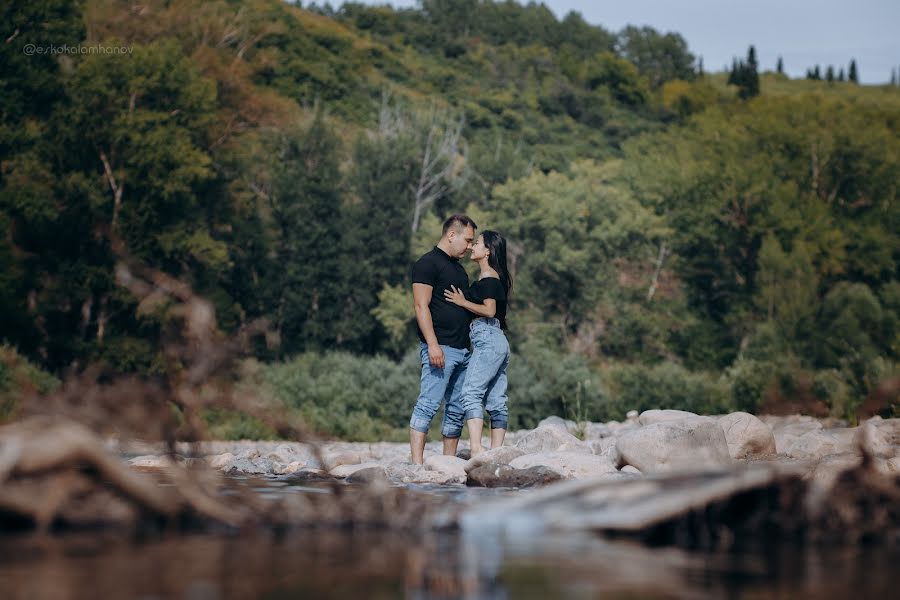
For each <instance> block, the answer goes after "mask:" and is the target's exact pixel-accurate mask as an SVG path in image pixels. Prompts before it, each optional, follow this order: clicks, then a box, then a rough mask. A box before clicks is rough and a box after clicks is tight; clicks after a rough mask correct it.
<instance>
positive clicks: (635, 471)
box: [622, 465, 643, 475]
mask: <svg viewBox="0 0 900 600" xmlns="http://www.w3.org/2000/svg"><path fill="white" fill-rule="evenodd" d="M622 473H631V474H632V475H642V474H643V473H641V472H640V470H638V469H637V468H635V467H632V466H631V465H625V466H624V467H622Z"/></svg>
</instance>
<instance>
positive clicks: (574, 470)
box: [509, 452, 616, 479]
mask: <svg viewBox="0 0 900 600" xmlns="http://www.w3.org/2000/svg"><path fill="white" fill-rule="evenodd" d="M509 466H511V467H513V468H515V469H528V468H531V467H537V466H543V467H547V468H550V469H553V470H554V471H556V472H558V473H559V474H560V475H561V476H563V477H564V478H566V479H584V478H586V477H592V476H594V475H600V474H601V473H611V472H613V471H616V466H615V465H614V464H613V463H612V461H610V460H609V459H608V458H606V457H603V456H596V455H594V454H578V453H572V452H540V453H537V454H526V455H524V456H520V457H519V458H516V459H514V460H512V461H510V463H509Z"/></svg>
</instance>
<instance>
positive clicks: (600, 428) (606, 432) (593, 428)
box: [581, 423, 615, 442]
mask: <svg viewBox="0 0 900 600" xmlns="http://www.w3.org/2000/svg"><path fill="white" fill-rule="evenodd" d="M581 430H582V431H583V432H584V441H586V442H591V441H593V440H600V439H603V438H609V437H612V436H613V435H615V434H614V432H613V430H612V428H610V427H608V426H607V425H604V424H603V423H584V424H583V425H582V426H581Z"/></svg>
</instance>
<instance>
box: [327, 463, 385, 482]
mask: <svg viewBox="0 0 900 600" xmlns="http://www.w3.org/2000/svg"><path fill="white" fill-rule="evenodd" d="M373 467H377V468H381V465H380V464H379V463H376V462H365V463H360V464H358V465H338V466H336V467H335V468H333V469H331V470H330V471H328V473H329V475H333V476H334V477H342V478H343V477H350V476H351V475H353V474H354V473H356V472H357V471H361V470H362V469H371V468H373Z"/></svg>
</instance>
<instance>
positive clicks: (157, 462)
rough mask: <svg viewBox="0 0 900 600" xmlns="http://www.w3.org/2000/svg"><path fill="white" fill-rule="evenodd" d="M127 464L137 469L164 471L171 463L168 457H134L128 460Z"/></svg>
mask: <svg viewBox="0 0 900 600" xmlns="http://www.w3.org/2000/svg"><path fill="white" fill-rule="evenodd" d="M128 464H129V465H131V466H132V467H137V468H138V469H164V468H166V467H170V466H172V464H173V463H172V461H171V460H170V459H169V457H168V456H154V455H147V456H135V457H134V458H131V459H129V460H128Z"/></svg>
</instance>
